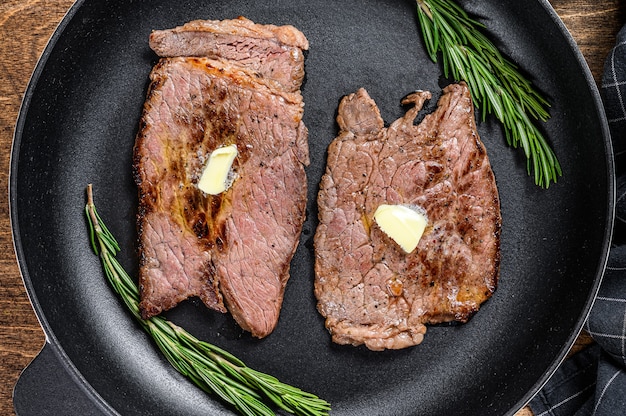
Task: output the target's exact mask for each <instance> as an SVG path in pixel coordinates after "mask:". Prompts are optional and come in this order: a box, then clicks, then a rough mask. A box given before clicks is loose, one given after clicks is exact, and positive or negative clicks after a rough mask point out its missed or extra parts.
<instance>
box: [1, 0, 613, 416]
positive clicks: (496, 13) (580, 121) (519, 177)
mask: <svg viewBox="0 0 626 416" xmlns="http://www.w3.org/2000/svg"><path fill="white" fill-rule="evenodd" d="M462 3H463V5H464V7H466V8H467V9H468V10H469V11H471V12H472V13H474V14H475V15H477V16H479V17H480V18H481V19H482V20H483V21H484V22H485V23H486V24H487V26H488V28H489V33H491V35H492V36H493V38H494V39H495V41H496V42H497V44H498V45H500V46H501V48H502V50H503V51H504V52H505V53H506V54H507V55H508V56H510V57H511V58H513V59H514V60H515V61H517V62H519V63H521V64H522V67H523V68H524V69H525V70H526V71H528V74H529V76H530V77H531V78H532V79H534V81H535V82H536V85H537V86H538V87H539V88H540V89H541V90H542V91H544V92H545V93H546V94H547V96H548V97H549V98H550V100H551V102H552V104H553V105H552V109H551V113H552V118H551V119H550V121H549V122H548V123H546V124H545V125H543V126H542V127H541V128H542V129H543V130H544V132H545V134H546V136H547V137H548V138H549V140H550V142H551V143H552V145H553V146H554V148H555V149H556V153H557V155H558V157H559V159H560V161H561V163H562V166H563V171H564V175H563V177H562V179H561V180H560V181H559V183H558V184H557V185H553V186H551V187H550V189H549V190H542V189H540V188H538V187H537V186H535V185H534V184H533V183H532V180H531V179H530V178H529V177H527V176H526V172H525V160H524V158H523V156H522V154H521V152H520V151H516V150H512V149H510V148H508V147H506V146H505V144H504V138H503V134H502V130H501V128H500V126H499V124H497V123H496V122H494V121H493V120H491V119H490V120H488V121H487V122H485V123H480V124H479V131H480V133H481V136H482V138H483V141H484V142H485V144H486V146H487V148H488V151H489V154H490V157H491V161H492V164H493V169H494V171H495V174H496V178H497V183H498V186H499V190H500V195H501V200H502V215H503V228H502V268H501V280H500V285H499V288H498V290H497V292H496V293H495V295H494V297H493V298H492V299H491V300H489V301H488V302H487V303H486V304H485V305H484V306H483V308H482V309H481V311H480V312H479V313H478V314H477V315H476V316H475V317H474V318H473V319H472V320H471V321H470V322H469V323H467V324H465V325H452V326H437V327H431V328H429V330H428V333H427V335H426V338H425V341H424V342H423V344H421V345H419V346H417V347H414V348H410V349H406V350H401V351H386V352H371V351H368V350H366V349H364V348H353V347H346V346H338V345H334V344H332V343H331V342H330V339H329V335H328V334H327V332H326V330H325V329H324V325H323V320H322V318H321V316H320V315H319V314H318V313H317V312H316V310H315V299H314V296H313V291H312V283H313V268H312V262H313V253H312V244H311V240H312V236H313V233H314V231H315V227H316V212H317V211H316V208H315V204H316V199H315V197H316V192H317V184H318V182H319V180H320V177H321V174H322V171H323V168H324V165H325V151H326V147H327V145H328V144H329V142H330V141H331V140H332V139H333V137H334V136H335V134H336V132H337V127H336V124H335V120H334V117H335V114H336V108H337V104H338V102H339V99H340V98H341V97H342V96H343V95H345V94H348V93H351V92H354V91H355V90H356V89H358V88H359V87H365V88H367V90H368V91H369V93H370V95H371V96H372V97H373V98H374V99H375V100H376V102H377V103H378V105H379V107H380V108H381V111H382V114H383V117H384V118H385V120H386V121H387V122H390V121H392V120H394V119H395V118H397V117H399V116H400V115H402V114H403V109H402V107H401V106H400V104H399V102H400V99H401V98H402V97H403V96H405V95H406V94H407V93H408V92H411V91H413V90H415V89H426V90H430V91H432V92H433V93H434V95H435V97H434V99H433V104H431V108H432V105H434V102H435V101H436V98H438V96H439V94H440V90H441V87H442V86H444V85H445V84H446V83H447V82H448V81H447V80H444V79H443V78H442V76H441V68H440V66H438V65H437V64H433V63H431V62H430V61H429V60H428V59H427V57H426V54H425V52H424V50H423V46H422V43H421V38H420V34H419V32H418V28H417V25H416V12H415V3H414V2H412V1H401V0H386V1H375V0H343V1H334V2H330V1H329V2H325V1H319V0H310V1H297V0H274V1H273V2H271V4H269V3H268V4H266V3H260V2H253V1H243V0H233V1H225V0H221V1H213V0H176V1H172V0H154V1H133V0H114V1H113V0H112V1H107V2H102V1H96V0H93V1H88V0H85V1H78V3H77V4H76V5H75V6H74V7H72V9H71V10H70V12H69V14H68V16H67V17H66V18H65V19H64V20H63V22H62V24H61V25H60V27H59V29H58V31H57V32H56V33H55V35H54V36H53V38H52V41H51V42H50V44H49V45H48V47H47V48H46V50H45V52H44V54H43V57H42V59H41V61H40V62H39V65H38V66H37V68H36V70H35V73H34V76H33V79H32V81H31V83H30V85H29V87H28V90H27V92H26V96H25V99H24V103H23V107H22V111H21V113H20V117H19V120H18V123H17V128H16V135H15V142H14V147H13V154H12V161H11V180H10V202H11V218H12V224H13V230H14V238H15V244H16V250H17V255H18V259H19V263H20V267H21V270H22V273H23V276H24V282H25V285H26V287H27V289H28V293H29V295H30V297H31V300H32V302H33V305H34V307H35V310H36V312H37V315H38V316H39V319H40V320H41V323H42V326H43V328H44V330H45V332H46V334H47V342H46V345H45V347H44V349H43V351H42V353H41V354H40V355H39V357H38V358H36V359H35V361H34V362H33V363H32V364H31V365H30V366H29V367H28V368H27V369H26V371H25V372H24V374H23V375H22V377H21V378H20V381H19V382H18V384H17V386H16V389H15V405H16V410H17V413H18V415H19V416H24V415H34V414H38V415H41V414H46V413H45V412H46V410H48V413H49V414H54V415H59V414H81V415H85V414H97V415H101V414H115V412H118V413H119V414H122V415H156V414H158V415H166V414H167V415H170V414H184V415H201V414H202V415H209V414H210V415H225V414H231V410H230V409H229V408H226V407H224V406H223V405H222V404H221V403H220V402H219V401H217V400H215V399H214V398H213V397H211V396H209V395H206V394H205V393H203V392H201V391H200V390H199V389H197V388H196V387H194V386H193V385H192V384H191V383H189V382H188V381H187V380H186V379H184V378H183V377H182V376H180V375H179V374H178V373H176V372H175V371H174V370H173V369H172V368H171V367H170V366H169V364H167V362H166V361H165V359H164V358H163V357H161V356H160V355H159V353H158V352H157V350H156V348H155V346H154V345H153V344H152V343H151V341H150V340H149V338H148V336H147V335H145V334H144V333H143V332H142V330H141V329H140V328H139V326H138V325H137V324H136V323H135V322H134V321H133V320H132V318H131V316H130V315H129V314H128V313H126V311H125V310H124V307H123V306H122V304H121V303H120V301H119V300H118V299H117V297H116V296H115V295H114V294H113V292H112V291H111V289H110V288H109V287H108V286H107V283H106V282H105V278H104V276H103V274H102V271H101V268H100V264H99V261H98V258H97V257H96V256H95V255H93V254H92V252H91V251H90V248H89V244H88V237H87V229H86V225H85V221H84V218H83V206H84V203H85V195H84V190H85V186H86V185H87V183H89V182H91V183H93V184H94V188H95V193H96V204H97V205H98V207H99V210H100V213H101V214H102V216H103V217H104V218H105V221H106V222H107V223H108V225H109V227H110V228H111V229H112V231H113V233H114V234H115V235H116V236H117V237H118V238H119V240H120V242H121V245H122V247H123V249H124V250H123V252H122V253H121V255H120V259H121V261H122V262H123V264H124V265H125V267H126V268H127V270H128V271H129V272H130V273H131V274H136V272H137V257H136V254H135V250H134V247H135V239H136V233H135V212H136V204H137V200H136V189H135V187H134V184H133V182H132V178H131V162H132V159H131V154H132V147H133V142H134V137H135V133H136V130H137V125H138V120H139V116H140V112H141V107H142V103H143V100H144V97H145V93H146V88H147V84H148V73H149V72H150V69H151V66H152V65H153V64H154V63H155V62H156V57H155V55H154V54H153V53H152V52H151V51H150V49H149V48H148V43H147V40H148V35H149V33H150V31H151V30H152V29H161V28H170V27H174V26H176V25H180V24H182V23H184V22H186V21H189V20H192V19H198V18H210V19H222V18H234V17H236V16H238V15H244V16H246V17H248V18H250V19H253V20H255V21H257V22H260V23H274V24H293V25H295V26H297V27H298V28H300V29H301V30H302V31H303V32H304V33H305V34H306V35H307V37H308V38H309V40H310V43H311V49H310V52H309V53H308V56H307V60H306V71H307V76H306V81H305V84H304V86H303V93H304V99H305V103H306V109H305V118H304V121H305V123H306V124H307V126H308V127H309V131H310V150H311V159H312V165H311V166H310V168H309V169H308V178H309V205H308V214H309V215H308V219H307V222H306V223H305V225H304V232H303V234H302V240H301V244H300V246H299V249H298V251H297V253H296V256H295V258H294V260H293V264H292V269H291V270H292V273H291V275H292V277H291V280H290V281H289V284H288V286H287V290H286V295H285V302H284V307H283V311H282V315H281V318H280V322H279V324H278V327H277V329H276V331H275V332H274V333H273V334H272V335H271V336H269V337H268V338H266V339H264V340H256V339H253V338H251V337H250V336H249V335H248V334H246V333H243V332H242V331H241V330H240V329H239V328H238V327H237V325H236V324H235V323H234V322H233V320H232V319H231V318H230V317H229V316H228V315H220V314H218V313H214V312H212V311H209V310H207V309H206V308H205V307H204V306H202V305H201V304H200V303H199V302H197V301H194V300H190V301H187V302H185V303H184V304H182V305H180V306H179V307H177V308H176V309H174V310H172V311H171V312H169V313H168V314H167V315H168V317H169V318H170V319H172V320H174V321H175V322H177V323H179V324H181V325H183V326H184V327H185V328H187V329H188V330H190V331H191V332H192V333H194V334H195V335H197V336H198V337H199V338H201V339H205V340H208V341H210V342H213V343H215V344H217V345H220V346H222V347H224V348H226V349H227V350H229V351H231V352H233V353H234V354H235V355H237V356H239V357H240V358H242V359H243V360H244V361H246V362H247V363H248V364H249V365H250V366H252V367H254V368H257V369H260V370H263V371H265V372H268V373H271V374H274V375H276V376H278V377H279V378H280V379H282V380H284V381H286V382H288V383H291V384H294V385H297V386H299V387H301V388H303V389H305V390H310V391H312V392H314V393H316V394H318V395H320V396H322V397H323V398H325V399H327V400H329V401H330V402H331V403H332V405H333V411H332V414H334V415H404V414H418V413H419V414H422V415H453V414H465V415H499V414H513V413H514V412H515V410H517V409H519V408H520V407H521V406H523V405H524V404H525V403H526V402H527V401H528V400H529V399H530V398H531V396H532V395H533V394H534V393H535V392H536V391H537V390H538V389H539V388H540V386H541V385H542V383H544V382H545V381H546V380H547V378H548V377H549V375H550V374H551V373H552V371H554V369H555V368H556V367H557V366H558V364H559V362H560V361H561V360H562V359H563V357H564V355H565V353H566V352H567V350H568V348H569V347H570V346H571V344H572V343H573V342H574V340H575V338H576V337H577V335H578V333H579V331H580V328H581V326H582V324H583V321H584V319H585V317H586V315H587V313H588V310H589V308H590V306H591V304H592V301H593V298H594V295H595V293H596V290H597V288H598V285H599V282H600V279H601V275H602V273H603V270H604V267H605V262H606V257H607V251H608V247H609V240H610V234H611V229H612V221H613V205H614V183H613V165H612V154H611V148H610V140H609V136H608V130H607V124H606V121H605V117H604V113H603V110H602V107H601V103H600V100H599V96H598V92H597V90H596V88H595V86H594V82H593V80H592V78H591V76H590V73H589V70H588V69H587V67H586V65H585V63H584V61H583V59H582V57H581V55H580V53H579V52H578V51H577V49H576V47H575V44H574V42H573V41H572V39H571V37H570V36H569V34H568V33H567V32H566V30H565V28H564V26H563V25H562V23H561V22H560V21H559V19H558V18H557V16H556V14H555V13H554V11H553V10H552V9H551V8H550V6H549V4H548V2H547V1H545V0H535V1H525V2H520V1H518V0H510V1H502V0H484V1H479V2H478V1H471V2H470V1H463V2H462Z"/></svg>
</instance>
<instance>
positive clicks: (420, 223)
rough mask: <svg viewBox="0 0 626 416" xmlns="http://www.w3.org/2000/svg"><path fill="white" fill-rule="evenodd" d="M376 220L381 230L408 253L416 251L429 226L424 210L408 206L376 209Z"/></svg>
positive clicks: (383, 206)
mask: <svg viewBox="0 0 626 416" xmlns="http://www.w3.org/2000/svg"><path fill="white" fill-rule="evenodd" d="M374 219H375V220H376V223H377V224H378V226H379V227H380V229H381V230H383V231H384V232H385V234H387V235H388V236H389V237H390V238H391V239H392V240H393V241H395V242H396V243H397V244H398V245H399V246H400V247H401V248H402V250H404V251H405V252H407V253H410V252H412V251H413V250H415V247H417V244H418V243H419V241H420V238H422V234H424V230H425V229H426V225H427V224H428V218H427V217H426V213H425V212H424V211H423V210H421V209H420V208H418V207H415V209H414V208H411V207H408V206H406V205H387V204H382V205H380V206H379V207H378V209H376V212H375V213H374Z"/></svg>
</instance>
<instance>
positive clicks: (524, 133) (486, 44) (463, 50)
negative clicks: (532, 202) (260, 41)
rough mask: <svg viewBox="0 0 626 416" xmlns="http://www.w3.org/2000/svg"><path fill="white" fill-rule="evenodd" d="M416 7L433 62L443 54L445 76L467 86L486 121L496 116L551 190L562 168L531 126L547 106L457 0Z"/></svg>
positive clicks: (426, 1) (432, 0) (431, 0)
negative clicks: (462, 82)
mask: <svg viewBox="0 0 626 416" xmlns="http://www.w3.org/2000/svg"><path fill="white" fill-rule="evenodd" d="M416 3H417V13H418V22H419V25H420V27H421V31H422V37H423V39H424V45H425V46H426V51H427V53H428V55H429V57H430V59H432V60H433V61H434V62H437V59H438V57H439V56H441V60H442V62H441V64H442V69H443V74H444V76H445V77H446V78H447V77H449V76H450V75H451V76H452V77H453V78H454V79H455V80H456V81H465V82H466V83H467V85H468V87H469V89H470V92H471V94H472V98H473V99H474V103H475V105H476V107H477V108H479V109H481V113H482V114H481V115H482V120H483V121H484V120H485V118H486V116H487V114H494V115H495V117H496V118H497V119H498V120H499V121H500V122H501V123H502V125H503V127H504V132H505V137H506V141H507V144H508V145H509V146H512V147H514V148H518V147H521V148H522V150H523V151H524V155H525V156H526V158H527V170H528V174H529V175H531V176H533V177H534V180H535V183H536V184H537V185H539V186H541V187H543V188H548V187H549V186H550V184H551V183H553V182H554V183H555V182H556V181H557V179H558V177H560V176H561V175H562V171H561V166H560V164H559V162H558V160H557V157H556V155H555V154H554V151H553V150H552V149H551V147H550V145H549V144H548V142H547V140H546V139H545V138H544V137H543V135H542V133H541V132H540V131H539V129H538V128H537V127H536V126H535V124H533V123H534V122H537V121H542V122H545V121H547V120H548V119H549V117H550V114H549V112H548V108H549V106H550V105H549V102H548V101H547V100H546V99H545V98H544V97H543V96H542V95H541V94H540V93H539V92H538V91H537V90H536V89H535V88H534V87H533V85H532V83H531V82H530V81H529V80H528V79H526V78H525V77H524V76H523V75H522V74H521V73H520V72H519V70H518V69H517V67H516V65H515V64H514V63H512V62H511V61H509V60H508V59H506V58H504V57H503V56H502V54H501V53H500V51H499V50H498V48H497V47H496V46H495V45H494V44H493V43H492V42H491V41H490V40H489V39H488V38H487V37H486V36H485V35H484V34H483V33H482V29H483V28H484V27H485V26H484V25H483V24H481V23H480V22H478V21H477V20H475V19H473V18H471V17H470V16H469V15H468V14H467V13H466V12H465V11H464V10H463V9H462V8H461V6H459V5H458V4H457V3H456V2H455V1H454V0H416ZM531 119H532V120H531ZM533 120H534V121H533Z"/></svg>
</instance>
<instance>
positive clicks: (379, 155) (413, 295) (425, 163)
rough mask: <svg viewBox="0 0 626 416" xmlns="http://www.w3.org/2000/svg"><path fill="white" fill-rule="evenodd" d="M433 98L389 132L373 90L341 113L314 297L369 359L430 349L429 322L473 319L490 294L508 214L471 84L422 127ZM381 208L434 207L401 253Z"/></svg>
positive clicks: (339, 334) (411, 100) (323, 202)
mask: <svg viewBox="0 0 626 416" xmlns="http://www.w3.org/2000/svg"><path fill="white" fill-rule="evenodd" d="M428 99H430V93H428V92H422V91H419V92H416V93H413V94H411V95H409V96H408V97H406V98H405V100H403V104H412V105H414V107H413V108H411V109H410V110H409V111H408V112H407V113H406V115H405V116H404V117H403V118H400V119H398V120H396V121H395V122H393V123H392V124H391V125H390V126H389V127H388V128H385V127H384V125H383V120H382V118H381V116H380V113H379V110H378V108H377V107H376V104H375V103H374V101H373V100H372V99H371V98H370V97H369V95H368V94H367V92H366V91H365V90H364V89H361V90H359V91H358V92H356V93H355V94H351V95H349V96H347V97H344V99H343V100H342V102H341V103H340V106H339V111H338V116H337V122H338V124H339V127H340V134H339V136H338V137H337V138H336V139H335V140H334V141H333V142H332V144H331V145H330V147H329V149H328V163H327V168H326V173H325V174H324V176H323V178H322V181H321V184H320V191H319V196H318V206H319V221H320V224H319V226H318V228H317V230H316V234H315V240H314V241H315V258H316V263H315V273H316V278H315V295H316V297H317V299H318V310H319V311H320V313H321V314H322V315H323V316H324V317H325V318H326V327H327V328H328V330H329V331H330V333H331V335H332V339H333V341H334V342H337V343H339V344H352V345H360V344H365V346H366V347H368V348H369V349H372V350H383V349H386V348H389V349H399V348H405V347H409V346H412V345H416V344H419V343H420V342H422V340H423V337H424V334H425V332H426V326H425V325H426V324H437V323H442V322H449V321H459V322H466V321H467V320H468V319H469V318H470V316H472V314H474V313H475V312H476V311H477V310H478V309H479V307H480V305H481V304H482V303H483V302H484V301H485V300H487V299H488V298H489V297H491V295H492V294H493V292H494V290H495V289H496V284H497V280H498V274H499V263H500V228H501V216H500V205H499V197H498V191H497V188H496V182H495V178H494V175H493V172H492V169H491V166H490V163H489V159H488V157H487V153H486V150H485V147H484V145H483V143H482V142H481V140H480V138H479V135H478V132H477V130H476V125H475V121H474V108H473V104H472V101H471V97H470V93H469V91H468V89H467V86H466V85H465V84H464V83H461V84H453V85H449V86H448V87H446V88H445V89H444V93H443V95H442V97H441V98H440V100H439V102H438V107H437V109H436V110H435V111H434V112H433V113H431V114H428V115H426V116H425V118H424V119H423V121H422V122H421V123H420V124H418V125H415V124H414V120H415V118H416V116H417V114H418V112H419V111H420V109H421V107H422V105H423V103H424V102H425V101H426V100H428ZM381 204H406V205H409V206H419V207H421V208H422V209H423V210H425V212H426V214H427V217H428V226H427V228H426V230H425V232H424V234H423V236H422V238H421V239H420V241H419V244H418V246H417V248H416V249H415V250H414V251H412V252H411V253H410V254H407V253H406V252H404V251H403V250H402V249H401V248H400V247H399V246H398V245H397V244H395V243H394V241H393V240H391V239H390V238H389V237H388V236H387V235H386V234H385V233H384V232H383V231H382V230H381V229H380V228H379V226H378V225H377V224H376V221H375V220H374V218H373V216H374V212H375V211H376V209H377V207H378V206H379V205H381Z"/></svg>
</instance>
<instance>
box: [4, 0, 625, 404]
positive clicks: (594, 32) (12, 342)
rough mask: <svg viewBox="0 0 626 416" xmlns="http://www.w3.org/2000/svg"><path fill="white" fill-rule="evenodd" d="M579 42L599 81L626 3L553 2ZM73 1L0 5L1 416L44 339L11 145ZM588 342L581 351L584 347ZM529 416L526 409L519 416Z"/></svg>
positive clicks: (9, 0) (10, 0)
mask: <svg viewBox="0 0 626 416" xmlns="http://www.w3.org/2000/svg"><path fill="white" fill-rule="evenodd" d="M551 3H552V5H553V6H554V8H555V9H556V11H557V13H558V14H559V16H561V18H562V19H563V21H564V22H565V25H566V26H567V27H568V29H569V30H570V31H571V32H572V35H573V36H574V38H575V39H576V41H577V42H578V45H579V46H580V48H581V50H582V53H583V55H584V56H585V58H586V59H587V62H588V63H589V67H590V68H591V71H592V73H593V74H594V77H595V79H596V81H599V80H600V76H601V73H602V66H603V62H604V59H605V57H606V55H607V53H608V52H609V50H610V48H611V46H612V45H613V43H614V41H615V35H616V33H617V31H618V30H619V29H620V27H621V25H622V24H623V23H626V19H625V17H626V2H622V1H618V0H605V1H597V0H552V1H551ZM72 4H73V0H2V1H1V2H0V80H1V82H0V188H1V189H3V190H4V191H3V192H0V374H1V375H2V382H1V383H0V414H1V415H11V414H14V412H13V403H12V399H11V395H12V391H13V386H14V384H15V382H16V380H17V378H18V376H19V374H20V371H21V370H22V369H23V368H24V367H25V366H26V365H27V364H28V363H29V362H30V360H32V359H33V357H35V355H36V354H37V352H38V351H39V350H40V348H41V347H42V345H43V343H44V340H45V337H44V334H43V332H42V330H41V328H40V326H39V323H38V321H37V318H36V317H35V314H34V313H33V310H32V307H31V305H30V303H29V300H28V297H27V295H26V292H25V289H24V287H23V284H22V279H21V277H20V273H19V270H18V267H17V264H16V261H15V255H14V252H13V245H12V238H11V226H10V221H9V207H8V195H7V192H6V189H7V187H8V175H9V157H10V152H11V141H12V137H13V129H14V126H15V121H16V117H17V113H18V110H19V107H20V103H21V99H22V94H23V93H24V89H25V88H26V84H27V83H28V80H29V77H30V74H31V72H32V70H33V68H34V67H35V64H36V63H37V59H38V57H39V55H40V54H41V52H42V50H43V49H44V47H45V45H46V42H47V41H48V38H49V37H50V35H51V34H52V32H53V31H54V29H55V27H56V25H57V24H58V22H59V21H60V20H61V19H62V17H63V15H64V14H65V12H66V11H67V10H68V9H69V7H70V6H71V5H72ZM587 342H588V341H587V340H585V339H584V338H583V339H581V340H580V342H579V343H578V345H577V347H580V346H581V345H584V344H586V343H587ZM521 415H531V412H530V411H529V410H528V409H524V410H522V411H521V412H520V413H519V414H518V416H521Z"/></svg>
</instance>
